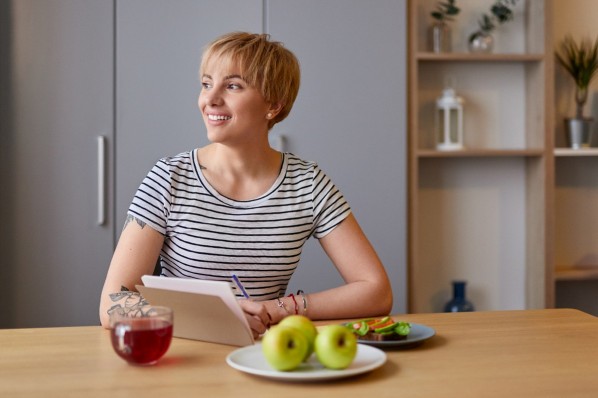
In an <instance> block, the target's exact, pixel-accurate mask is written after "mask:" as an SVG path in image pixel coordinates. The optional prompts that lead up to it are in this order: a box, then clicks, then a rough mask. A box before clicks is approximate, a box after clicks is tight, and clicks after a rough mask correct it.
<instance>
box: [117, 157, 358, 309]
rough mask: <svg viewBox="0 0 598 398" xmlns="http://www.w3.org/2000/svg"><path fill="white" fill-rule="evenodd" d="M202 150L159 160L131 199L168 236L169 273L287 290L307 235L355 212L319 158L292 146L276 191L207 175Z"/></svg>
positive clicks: (269, 292)
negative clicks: (232, 188) (250, 194)
mask: <svg viewBox="0 0 598 398" xmlns="http://www.w3.org/2000/svg"><path fill="white" fill-rule="evenodd" d="M196 152H197V150H193V151H190V152H184V153H181V154H179V155H177V156H174V157H168V158H164V159H161V160H159V161H158V162H157V163H156V165H155V166H154V167H153V168H152V170H151V171H150V172H149V173H148V175H147V176H146V177H145V179H144V180H143V182H142V184H141V186H140V187H139V189H138V191H137V193H136V194H135V197H134V199H133V202H132V203H131V206H130V207H129V214H131V215H133V216H134V217H136V218H138V219H140V220H142V221H144V222H145V223H146V224H148V225H149V226H151V227H152V228H154V229H155V230H156V231H158V232H160V233H161V234H163V235H164V237H165V241H164V245H163V247H162V251H161V252H160V264H161V267H162V276H167V277H182V278H196V279H207V280H222V281H227V282H231V277H232V275H233V274H236V275H237V276H238V277H239V279H240V280H241V282H242V283H243V285H244V287H245V289H246V290H247V292H248V294H249V295H250V296H251V297H252V298H255V299H257V300H267V299H273V298H276V297H281V296H283V295H284V294H285V292H286V289H287V285H288V282H289V279H290V278H291V275H292V274H293V272H294V271H295V269H296V268H297V265H298V264H299V258H300V256H301V251H302V248H303V245H304V243H305V242H306V240H307V239H308V238H309V237H310V236H312V235H313V236H314V237H316V238H318V239H320V238H322V237H324V236H325V235H326V234H327V233H329V232H330V231H332V230H333V229H334V228H335V227H336V226H337V225H338V224H340V223H341V221H343V220H344V219H345V218H346V217H347V216H348V215H349V214H350V212H351V209H350V207H349V205H348V203H347V202H346V200H345V198H344V197H343V195H342V194H341V192H340V191H339V190H338V189H337V187H336V186H335V185H334V184H333V183H332V181H331V180H330V179H329V178H328V177H327V176H326V175H325V174H324V173H323V172H322V170H320V168H319V167H318V166H317V164H315V163H313V162H308V161H304V160H301V159H299V158H298V157H297V156H295V155H293V154H290V153H285V154H283V161H282V167H281V170H280V173H279V176H278V178H277V179H276V181H275V182H274V184H273V185H272V187H271V188H270V190H269V191H268V192H266V193H265V194H264V195H262V196H261V197H259V198H256V199H253V200H247V201H237V200H233V199H230V198H227V197H225V196H223V195H221V194H219V193H218V192H217V191H216V190H215V189H214V188H213V187H212V186H211V185H210V184H209V183H208V182H207V180H206V179H205V178H204V176H203V174H202V172H201V169H200V166H199V162H198V160H197V153H196ZM231 285H232V284H231ZM232 286H233V287H234V285H232ZM236 294H237V296H240V295H241V293H240V292H239V291H236Z"/></svg>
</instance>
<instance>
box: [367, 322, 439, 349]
mask: <svg viewBox="0 0 598 398" xmlns="http://www.w3.org/2000/svg"><path fill="white" fill-rule="evenodd" d="M435 334H436V331H435V330H434V329H432V328H431V327H429V326H426V325H420V324H419V323H411V330H410V331H409V335H407V338H406V339H405V340H387V341H374V340H358V341H359V343H360V344H367V345H370V346H374V347H379V348H385V347H389V348H390V347H401V346H409V345H411V344H413V345H416V343H421V342H423V341H424V340H427V339H429V338H430V337H432V336H434V335H435Z"/></svg>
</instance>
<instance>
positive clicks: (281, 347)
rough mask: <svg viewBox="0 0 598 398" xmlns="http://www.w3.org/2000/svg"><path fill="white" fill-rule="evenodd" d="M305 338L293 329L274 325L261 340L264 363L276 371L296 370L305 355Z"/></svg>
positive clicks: (297, 330)
mask: <svg viewBox="0 0 598 398" xmlns="http://www.w3.org/2000/svg"><path fill="white" fill-rule="evenodd" d="M307 347H308V343H307V337H305V336H304V335H303V333H302V332H301V331H300V330H299V329H297V328H294V327H291V326H284V325H276V326H273V327H271V328H270V329H268V331H267V332H266V334H264V337H263V338H262V352H263V354H264V357H265V358H266V361H267V362H268V363H269V364H270V366H272V367H273V368H274V369H276V370H282V371H288V370H293V369H295V368H297V367H298V366H299V365H300V364H301V362H303V358H305V354H306V353H307Z"/></svg>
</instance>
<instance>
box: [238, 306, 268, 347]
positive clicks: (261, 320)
mask: <svg viewBox="0 0 598 398" xmlns="http://www.w3.org/2000/svg"><path fill="white" fill-rule="evenodd" d="M239 304H240V305H241V308H242V309H243V311H244V312H245V317H246V318H247V322H248V323H249V327H250V328H251V332H252V333H253V338H254V339H257V338H258V337H259V336H260V335H262V334H264V333H266V330H267V329H268V328H269V327H270V322H271V320H270V315H269V314H268V311H267V309H266V306H265V305H264V304H263V303H260V302H259V301H251V300H243V299H242V300H239Z"/></svg>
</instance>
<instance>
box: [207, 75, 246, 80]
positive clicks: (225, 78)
mask: <svg viewBox="0 0 598 398" xmlns="http://www.w3.org/2000/svg"><path fill="white" fill-rule="evenodd" d="M201 77H202V79H210V80H214V79H213V78H212V75H208V74H207V73H204V74H203V75H202V76H201ZM231 79H241V80H243V81H246V80H245V79H244V78H243V76H241V75H227V76H224V79H222V80H231Z"/></svg>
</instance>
